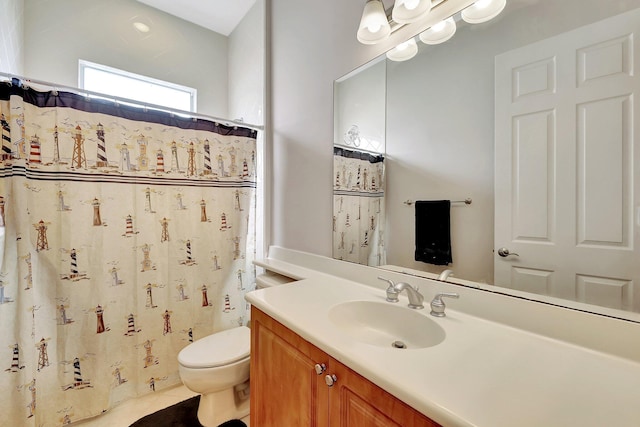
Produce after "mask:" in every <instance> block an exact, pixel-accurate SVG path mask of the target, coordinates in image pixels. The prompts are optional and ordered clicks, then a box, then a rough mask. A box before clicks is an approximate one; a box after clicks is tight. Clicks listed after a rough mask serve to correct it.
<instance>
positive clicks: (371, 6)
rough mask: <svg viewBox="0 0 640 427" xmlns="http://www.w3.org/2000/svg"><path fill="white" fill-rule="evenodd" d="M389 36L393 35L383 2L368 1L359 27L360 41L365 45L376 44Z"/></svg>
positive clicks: (378, 0) (377, 0)
mask: <svg viewBox="0 0 640 427" xmlns="http://www.w3.org/2000/svg"><path fill="white" fill-rule="evenodd" d="M389 34H391V26H390V25H389V21H388V20H387V14H386V13H385V12H384V5H383V4H382V1H381V0H369V1H367V4H365V5H364V10H363V11H362V19H360V26H359V27H358V36H357V37H358V41H359V42H360V43H363V44H376V43H378V42H380V41H382V40H384V39H386V38H387V37H389Z"/></svg>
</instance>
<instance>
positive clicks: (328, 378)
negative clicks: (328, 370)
mask: <svg viewBox="0 0 640 427" xmlns="http://www.w3.org/2000/svg"><path fill="white" fill-rule="evenodd" d="M337 381H338V377H336V376H335V375H334V374H331V375H327V376H326V377H324V382H325V383H327V385H328V386H329V387H333V385H334V384H335V383H336V382H337Z"/></svg>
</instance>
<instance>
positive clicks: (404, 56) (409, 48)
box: [387, 39, 418, 61]
mask: <svg viewBox="0 0 640 427" xmlns="http://www.w3.org/2000/svg"><path fill="white" fill-rule="evenodd" d="M417 53H418V45H417V44H416V40H415V39H409V40H407V41H406V42H404V43H400V44H399V45H398V46H396V47H394V48H393V49H391V50H390V51H389V52H387V58H389V59H390V60H392V61H407V60H409V59H411V58H413V57H414V56H416V54H417Z"/></svg>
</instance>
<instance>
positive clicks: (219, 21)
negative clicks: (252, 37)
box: [138, 0, 256, 36]
mask: <svg viewBox="0 0 640 427" xmlns="http://www.w3.org/2000/svg"><path fill="white" fill-rule="evenodd" d="M138 1H139V2H140V3H144V4H146V5H148V6H151V7H153V8H156V9H159V10H161V11H163V12H166V13H168V14H170V15H174V16H177V17H178V18H182V19H184V20H185V21H189V22H192V23H194V24H197V25H200V26H201V27H204V28H207V29H209V30H211V31H215V32H216V33H220V34H222V35H225V36H228V35H229V34H231V32H232V31H233V30H234V29H235V28H236V26H237V25H238V23H239V22H240V21H241V20H242V18H243V17H244V16H245V15H246V14H247V12H248V11H249V10H250V9H251V7H253V5H254V3H255V2H256V0H179V1H176V0H138Z"/></svg>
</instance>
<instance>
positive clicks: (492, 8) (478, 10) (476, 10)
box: [461, 0, 507, 24]
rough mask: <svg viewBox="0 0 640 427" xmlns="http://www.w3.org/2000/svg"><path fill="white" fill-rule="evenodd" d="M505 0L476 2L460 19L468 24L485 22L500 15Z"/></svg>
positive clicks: (463, 12)
mask: <svg viewBox="0 0 640 427" xmlns="http://www.w3.org/2000/svg"><path fill="white" fill-rule="evenodd" d="M506 5H507V0H478V1H476V2H475V3H474V4H472V5H471V6H469V7H468V8H466V9H464V10H463V11H462V13H461V16H462V19H463V20H465V21H466V22H468V23H469V24H480V23H482V22H487V21H489V20H491V19H493V18H495V17H496V16H498V15H499V14H500V12H502V11H503V10H504V8H505V6H506Z"/></svg>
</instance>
